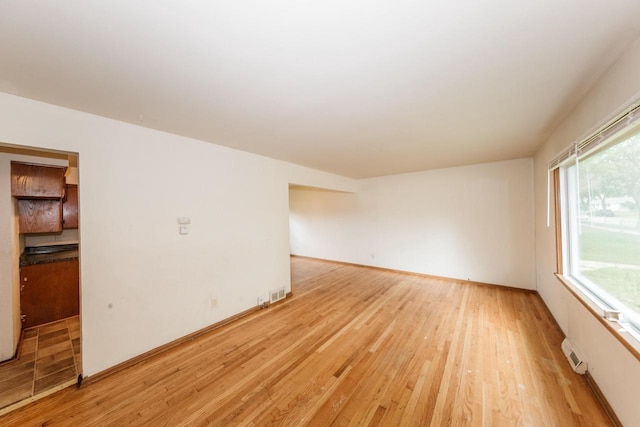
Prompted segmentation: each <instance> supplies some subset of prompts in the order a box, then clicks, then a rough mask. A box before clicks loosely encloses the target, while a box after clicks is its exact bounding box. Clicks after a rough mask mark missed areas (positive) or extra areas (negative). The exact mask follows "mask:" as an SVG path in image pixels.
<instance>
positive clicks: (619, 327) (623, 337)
mask: <svg viewBox="0 0 640 427" xmlns="http://www.w3.org/2000/svg"><path fill="white" fill-rule="evenodd" d="M556 277H557V278H558V280H560V282H561V283H562V284H563V285H564V286H565V287H566V288H567V289H568V290H569V292H571V294H572V295H573V296H575V297H576V299H577V300H578V301H580V303H581V304H582V305H583V306H584V307H585V308H586V309H587V310H588V311H589V312H590V313H591V314H592V315H593V316H594V317H595V318H596V319H598V320H599V321H600V323H602V324H603V325H604V326H605V327H606V328H607V329H608V330H609V331H610V332H611V333H612V334H613V336H614V337H616V338H617V339H618V341H620V343H622V345H624V346H625V347H626V348H627V350H629V351H630V352H631V354H633V355H634V356H635V358H636V359H637V360H639V361H640V336H638V334H637V333H636V332H635V331H632V330H630V328H626V327H625V326H624V324H621V323H618V322H615V321H612V320H608V319H605V317H604V313H603V307H601V306H600V304H598V303H597V302H596V301H595V300H593V299H592V298H590V297H589V296H588V295H586V294H585V293H584V292H583V291H582V290H581V289H580V288H579V287H578V286H577V285H575V284H574V283H573V282H572V281H571V280H570V279H569V278H567V277H564V276H563V275H561V274H558V273H556Z"/></svg>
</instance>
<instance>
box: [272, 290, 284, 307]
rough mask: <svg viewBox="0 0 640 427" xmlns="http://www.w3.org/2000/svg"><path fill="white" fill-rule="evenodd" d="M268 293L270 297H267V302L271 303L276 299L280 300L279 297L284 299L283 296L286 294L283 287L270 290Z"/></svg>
mask: <svg viewBox="0 0 640 427" xmlns="http://www.w3.org/2000/svg"><path fill="white" fill-rule="evenodd" d="M270 295H271V297H270V298H269V302H270V303H272V304H273V303H274V302H276V301H280V300H281V299H284V297H286V296H287V293H286V292H285V291H284V288H281V289H277V290H275V291H271V292H270Z"/></svg>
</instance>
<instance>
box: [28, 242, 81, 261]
mask: <svg viewBox="0 0 640 427" xmlns="http://www.w3.org/2000/svg"><path fill="white" fill-rule="evenodd" d="M74 259H78V244H77V243H76V244H68V245H52V246H34V247H28V248H25V250H24V252H23V253H22V255H20V267H24V266H27V265H36V264H48V263H50V262H60V261H71V260H74Z"/></svg>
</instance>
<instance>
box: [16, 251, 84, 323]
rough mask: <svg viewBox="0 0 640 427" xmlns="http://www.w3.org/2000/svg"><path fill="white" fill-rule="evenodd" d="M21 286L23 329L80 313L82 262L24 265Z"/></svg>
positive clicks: (21, 272) (21, 273)
mask: <svg viewBox="0 0 640 427" xmlns="http://www.w3.org/2000/svg"><path fill="white" fill-rule="evenodd" d="M20 283H21V287H20V288H21V289H20V310H21V312H22V316H23V317H22V318H23V323H22V327H23V328H30V327H32V326H37V325H42V324H44V323H49V322H53V321H55V320H60V319H64V318H66V317H71V316H75V315H78V314H79V313H80V297H79V269H78V260H70V261H59V262H51V263H47V264H36V265H27V266H23V267H21V268H20Z"/></svg>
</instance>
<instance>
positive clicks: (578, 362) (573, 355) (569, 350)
mask: <svg viewBox="0 0 640 427" xmlns="http://www.w3.org/2000/svg"><path fill="white" fill-rule="evenodd" d="M562 352H563V353H564V355H565V356H567V360H568V361H569V363H570V364H571V367H572V368H573V370H574V371H576V372H577V373H578V374H580V375H584V373H585V372H587V364H586V363H585V362H584V360H582V357H580V356H579V355H578V353H577V352H576V350H575V348H574V347H573V344H571V341H569V340H568V339H566V338H565V339H564V341H562Z"/></svg>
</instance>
